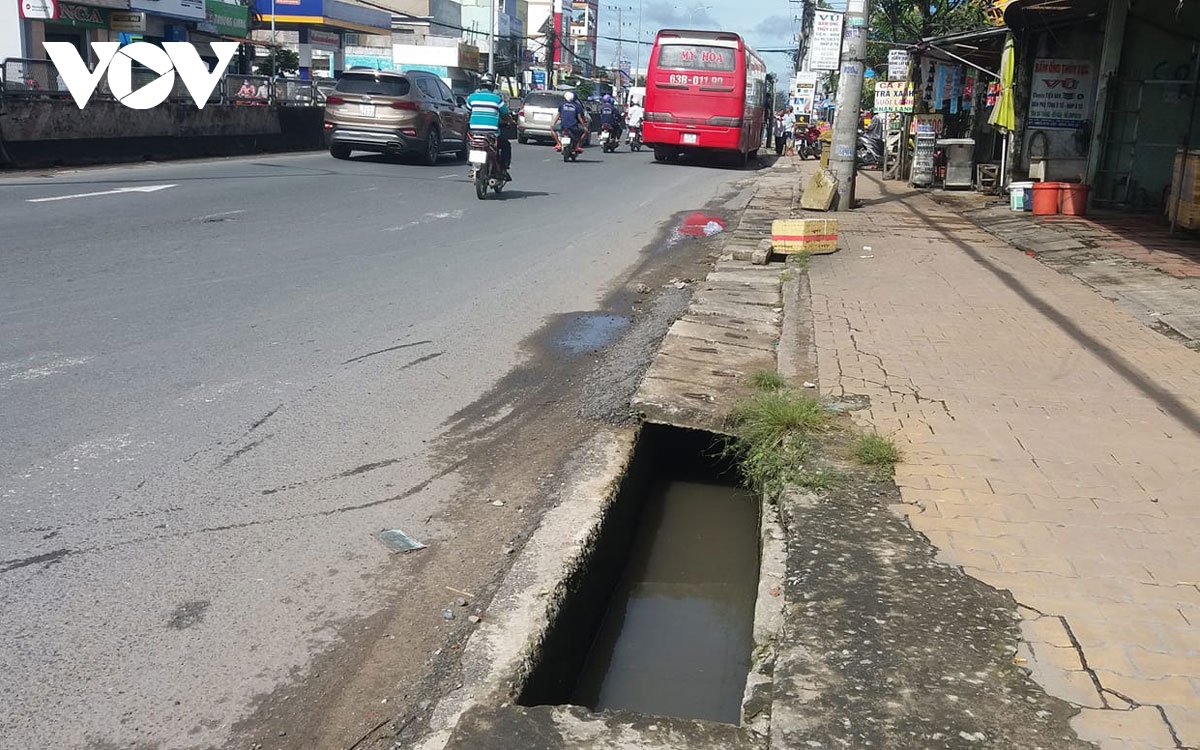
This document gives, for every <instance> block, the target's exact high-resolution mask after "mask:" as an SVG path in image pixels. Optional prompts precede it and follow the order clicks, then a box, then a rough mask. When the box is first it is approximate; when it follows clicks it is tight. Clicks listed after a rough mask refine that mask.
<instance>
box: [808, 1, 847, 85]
mask: <svg viewBox="0 0 1200 750" xmlns="http://www.w3.org/2000/svg"><path fill="white" fill-rule="evenodd" d="M841 55H842V14H841V13H838V12H836V11H828V10H818V11H816V12H815V13H813V27H812V48H811V50H810V51H809V56H808V62H809V65H808V67H809V68H810V69H812V70H837V68H838V62H839V59H840V58H841Z"/></svg>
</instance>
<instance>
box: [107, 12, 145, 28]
mask: <svg viewBox="0 0 1200 750" xmlns="http://www.w3.org/2000/svg"><path fill="white" fill-rule="evenodd" d="M108 28H110V29H112V30H113V31H145V30H146V14H145V13H129V12H125V11H120V12H118V11H113V13H112V15H111V16H109V19H108Z"/></svg>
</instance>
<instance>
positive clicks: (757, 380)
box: [750, 370, 786, 391]
mask: <svg viewBox="0 0 1200 750" xmlns="http://www.w3.org/2000/svg"><path fill="white" fill-rule="evenodd" d="M750 384H751V385H753V386H754V389H755V390H758V391H778V390H781V389H783V387H784V386H785V385H786V383H784V382H783V376H782V375H780V374H779V373H777V372H775V371H774V370H756V371H755V372H752V373H750Z"/></svg>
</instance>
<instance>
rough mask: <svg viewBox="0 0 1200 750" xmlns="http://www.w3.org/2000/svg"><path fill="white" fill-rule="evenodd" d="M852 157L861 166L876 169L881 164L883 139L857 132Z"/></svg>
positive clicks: (861, 131)
mask: <svg viewBox="0 0 1200 750" xmlns="http://www.w3.org/2000/svg"><path fill="white" fill-rule="evenodd" d="M854 157H855V159H856V160H857V161H858V163H859V164H860V165H861V166H864V167H878V166H880V165H882V164H883V139H882V138H878V137H876V136H873V135H868V134H867V133H866V132H865V131H863V130H860V131H858V143H857V145H856V146H855V148H854Z"/></svg>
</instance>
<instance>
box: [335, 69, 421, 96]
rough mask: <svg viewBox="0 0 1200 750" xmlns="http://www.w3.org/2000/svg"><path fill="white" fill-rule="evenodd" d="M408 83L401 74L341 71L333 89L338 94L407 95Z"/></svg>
mask: <svg viewBox="0 0 1200 750" xmlns="http://www.w3.org/2000/svg"><path fill="white" fill-rule="evenodd" d="M409 89H410V85H409V83H408V79H407V78H403V77H401V76H379V77H378V78H376V77H375V76H374V75H372V74H370V73H343V74H342V77H341V78H339V79H338V82H337V87H336V88H335V89H334V90H335V91H337V92H338V93H339V94H369V95H371V96H408V92H409Z"/></svg>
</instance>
